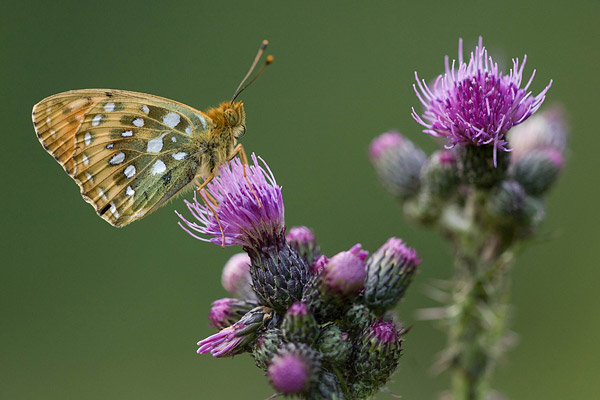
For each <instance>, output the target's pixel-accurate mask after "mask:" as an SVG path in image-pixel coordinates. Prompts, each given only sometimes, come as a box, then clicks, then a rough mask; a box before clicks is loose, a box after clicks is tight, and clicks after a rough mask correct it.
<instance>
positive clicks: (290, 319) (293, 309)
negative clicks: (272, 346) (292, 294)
mask: <svg viewBox="0 0 600 400" xmlns="http://www.w3.org/2000/svg"><path fill="white" fill-rule="evenodd" d="M281 331H282V332H283V337H284V339H285V340H286V341H288V342H303V343H307V344H312V343H313V341H314V340H315V339H316V338H317V336H318V335H319V325H318V324H317V321H316V320H315V317H314V316H313V315H312V313H311V312H310V310H309V308H308V306H307V305H306V304H304V303H302V302H299V301H297V302H295V303H294V304H292V305H291V306H290V308H288V310H287V311H286V313H285V316H284V317H283V321H281Z"/></svg>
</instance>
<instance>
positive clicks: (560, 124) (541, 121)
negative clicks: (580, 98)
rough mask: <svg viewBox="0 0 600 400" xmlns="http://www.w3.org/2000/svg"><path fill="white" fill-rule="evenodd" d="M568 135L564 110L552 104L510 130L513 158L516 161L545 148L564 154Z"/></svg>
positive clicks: (509, 138) (509, 141)
mask: <svg viewBox="0 0 600 400" xmlns="http://www.w3.org/2000/svg"><path fill="white" fill-rule="evenodd" d="M567 136H568V127H567V121H566V118H565V115H564V111H563V110H562V108H560V107H559V106H556V105H555V106H552V107H550V108H549V109H547V110H544V111H541V112H539V113H538V114H536V115H534V116H533V117H531V118H530V119H529V120H527V122H525V123H524V124H521V125H519V126H517V127H516V128H515V129H512V130H511V131H510V133H509V135H508V143H509V145H510V147H511V149H512V152H511V159H512V161H513V162H515V161H518V160H519V159H520V158H522V157H523V156H526V155H527V154H529V153H530V152H532V151H537V150H544V149H552V150H555V151H556V152H558V153H559V154H560V155H561V156H562V154H563V153H564V152H565V150H566V148H567Z"/></svg>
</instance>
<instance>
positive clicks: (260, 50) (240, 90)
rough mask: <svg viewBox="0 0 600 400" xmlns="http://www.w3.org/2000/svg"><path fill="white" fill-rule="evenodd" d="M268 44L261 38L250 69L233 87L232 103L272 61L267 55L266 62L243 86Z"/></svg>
mask: <svg viewBox="0 0 600 400" xmlns="http://www.w3.org/2000/svg"><path fill="white" fill-rule="evenodd" d="M268 44H269V42H268V41H267V40H263V42H262V44H261V45H260V48H259V49H258V52H257V53H256V57H254V61H253V62H252V65H251V66H250V69H249V70H248V73H247V74H246V76H244V79H242V81H241V82H240V84H239V85H238V87H237V89H235V92H234V93H233V96H232V97H231V102H232V103H233V102H234V101H235V99H236V98H237V97H238V96H239V94H240V93H242V92H243V91H244V90H245V89H246V88H247V87H248V86H250V84H251V83H252V82H254V81H255V80H256V78H258V76H259V75H260V74H261V73H262V72H263V71H264V70H265V68H266V66H267V65H269V64H271V63H272V62H273V56H271V55H270V56H268V57H267V62H266V63H265V65H264V66H263V67H262V69H261V70H260V71H259V72H258V74H256V76H255V77H254V78H253V79H252V80H251V81H250V82H249V83H248V84H247V85H246V86H244V83H245V82H246V80H247V79H248V77H250V75H251V74H252V71H254V68H256V64H258V61H259V60H260V57H261V56H262V54H263V52H264V51H265V49H266V48H267V46H268ZM242 86H243V87H242Z"/></svg>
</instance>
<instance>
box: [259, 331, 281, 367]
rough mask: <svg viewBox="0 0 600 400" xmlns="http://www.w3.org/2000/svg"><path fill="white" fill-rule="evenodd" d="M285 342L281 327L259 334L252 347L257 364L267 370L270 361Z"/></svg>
mask: <svg viewBox="0 0 600 400" xmlns="http://www.w3.org/2000/svg"><path fill="white" fill-rule="evenodd" d="M283 343H284V342H283V333H282V332H281V331H280V330H279V329H269V330H268V331H265V332H263V333H262V334H261V335H259V336H258V338H257V339H256V341H255V342H254V347H253V348H252V358H254V362H255V363H256V366H257V367H258V368H261V369H262V370H264V371H266V370H267V367H268V365H269V362H270V361H271V359H272V358H273V356H274V355H275V354H276V353H277V350H278V349H279V348H280V347H281V346H282V345H283Z"/></svg>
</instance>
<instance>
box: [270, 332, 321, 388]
mask: <svg viewBox="0 0 600 400" xmlns="http://www.w3.org/2000/svg"><path fill="white" fill-rule="evenodd" d="M320 369H321V356H320V355H319V354H318V353H317V352H316V351H314V350H313V349H311V348H310V347H308V346H307V345H305V344H297V343H287V344H285V345H284V346H283V347H282V348H281V350H279V351H278V352H277V354H276V355H275V356H274V357H273V359H272V360H271V362H270V363H269V368H268V371H267V376H268V378H269V381H270V382H271V385H272V386H273V388H275V390H277V391H278V392H280V393H283V394H284V395H305V394H307V393H308V392H309V391H310V390H311V389H313V387H315V386H316V385H317V383H318V378H319V372H320Z"/></svg>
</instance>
